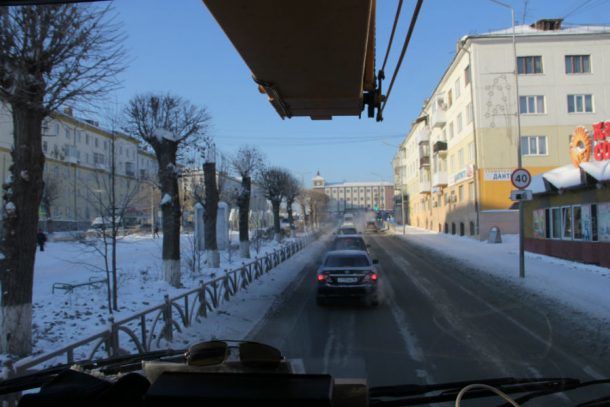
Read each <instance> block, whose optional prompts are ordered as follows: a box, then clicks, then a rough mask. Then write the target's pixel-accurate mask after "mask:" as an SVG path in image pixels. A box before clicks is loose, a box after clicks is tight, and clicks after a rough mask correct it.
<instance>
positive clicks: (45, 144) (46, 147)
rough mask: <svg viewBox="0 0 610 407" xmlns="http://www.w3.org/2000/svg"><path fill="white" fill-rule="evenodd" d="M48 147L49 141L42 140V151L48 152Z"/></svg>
mask: <svg viewBox="0 0 610 407" xmlns="http://www.w3.org/2000/svg"><path fill="white" fill-rule="evenodd" d="M48 149H49V146H48V143H47V142H46V141H43V142H42V151H44V152H45V153H46V152H47V150H48Z"/></svg>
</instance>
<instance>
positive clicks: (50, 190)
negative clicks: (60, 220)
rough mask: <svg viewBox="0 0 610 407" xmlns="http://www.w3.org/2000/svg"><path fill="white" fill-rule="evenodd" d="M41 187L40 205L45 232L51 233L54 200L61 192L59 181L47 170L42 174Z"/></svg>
mask: <svg viewBox="0 0 610 407" xmlns="http://www.w3.org/2000/svg"><path fill="white" fill-rule="evenodd" d="M42 178H43V187H42V198H41V200H40V206H41V207H42V209H43V210H44V212H45V215H46V221H47V225H46V228H47V233H51V232H52V231H53V230H52V227H51V224H52V219H53V211H54V209H55V202H56V201H57V200H58V199H59V196H60V194H61V181H60V180H59V179H57V178H55V177H53V176H51V175H50V174H49V173H48V172H47V173H44V175H43V177H42Z"/></svg>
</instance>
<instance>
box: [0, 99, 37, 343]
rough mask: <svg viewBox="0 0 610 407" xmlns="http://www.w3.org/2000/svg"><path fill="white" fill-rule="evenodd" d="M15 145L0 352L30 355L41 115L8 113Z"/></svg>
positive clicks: (1, 277)
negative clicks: (11, 118)
mask: <svg viewBox="0 0 610 407" xmlns="http://www.w3.org/2000/svg"><path fill="white" fill-rule="evenodd" d="M12 116H13V125H14V137H15V145H14V148H13V151H12V152H11V156H12V159H13V164H12V165H11V167H10V172H11V176H12V180H11V181H10V182H8V183H7V184H5V185H4V202H5V206H4V208H3V209H4V211H3V213H4V235H3V237H2V242H1V243H0V246H1V251H2V255H3V258H2V260H0V289H1V294H0V353H3V352H6V353H11V354H14V355H26V354H28V353H30V352H31V351H32V287H33V281H34V259H35V256H36V232H37V228H38V209H39V206H40V200H41V198H42V189H43V180H42V173H43V167H44V155H43V153H42V142H41V127H42V119H43V115H42V114H41V113H39V112H38V111H36V110H30V109H28V108H26V107H19V106H13V108H12Z"/></svg>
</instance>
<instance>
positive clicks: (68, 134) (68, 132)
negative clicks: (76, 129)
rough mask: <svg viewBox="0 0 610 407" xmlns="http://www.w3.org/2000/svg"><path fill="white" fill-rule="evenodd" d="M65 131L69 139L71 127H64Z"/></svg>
mask: <svg viewBox="0 0 610 407" xmlns="http://www.w3.org/2000/svg"><path fill="white" fill-rule="evenodd" d="M64 132H65V134H66V138H67V139H68V140H69V139H70V129H69V128H67V127H66V128H65V129H64Z"/></svg>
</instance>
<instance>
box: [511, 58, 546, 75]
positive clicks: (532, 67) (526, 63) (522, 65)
mask: <svg viewBox="0 0 610 407" xmlns="http://www.w3.org/2000/svg"><path fill="white" fill-rule="evenodd" d="M517 72H518V73H519V74H521V75H529V74H537V73H542V57H541V56H527V57H517Z"/></svg>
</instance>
